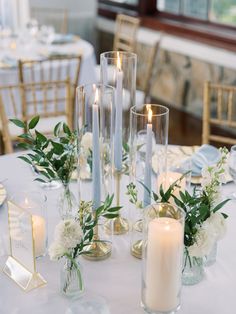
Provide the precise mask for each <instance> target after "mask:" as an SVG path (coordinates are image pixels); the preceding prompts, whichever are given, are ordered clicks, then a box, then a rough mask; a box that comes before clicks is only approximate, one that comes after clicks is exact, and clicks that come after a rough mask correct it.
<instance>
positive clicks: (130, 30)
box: [113, 14, 140, 52]
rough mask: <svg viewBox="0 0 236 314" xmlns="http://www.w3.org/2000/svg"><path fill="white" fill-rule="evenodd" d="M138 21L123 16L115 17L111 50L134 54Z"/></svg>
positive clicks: (137, 19)
mask: <svg viewBox="0 0 236 314" xmlns="http://www.w3.org/2000/svg"><path fill="white" fill-rule="evenodd" d="M139 24H140V19H139V18H136V17H132V16H128V15H124V14H118V15H117V16H116V23H115V36H114V43H113V50H114V51H116V50H119V51H127V52H134V51H135V45H136V35H137V30H138V27H139Z"/></svg>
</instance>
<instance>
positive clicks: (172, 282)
mask: <svg viewBox="0 0 236 314" xmlns="http://www.w3.org/2000/svg"><path fill="white" fill-rule="evenodd" d="M147 241H148V242H147V261H146V263H147V264H146V291H145V300H146V305H147V307H148V308H149V309H150V310H152V311H160V312H162V311H163V312H168V311H171V310H173V309H175V308H176V307H177V306H178V302H179V292H180V287H181V273H182V254H183V226H182V225H181V223H180V222H179V221H177V220H175V219H173V218H166V217H161V218H155V219H153V220H152V221H151V222H150V223H149V225H148V240H147Z"/></svg>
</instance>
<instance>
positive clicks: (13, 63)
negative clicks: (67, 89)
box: [0, 34, 96, 85]
mask: <svg viewBox="0 0 236 314" xmlns="http://www.w3.org/2000/svg"><path fill="white" fill-rule="evenodd" d="M55 36H58V40H55V41H51V43H45V42H41V41H39V40H36V39H29V40H27V38H22V37H20V38H14V37H9V38H5V39H1V38H0V85H9V84H11V85H14V84H17V83H18V82H19V78H18V73H17V66H18V60H20V59H22V60H41V59H45V58H47V57H50V56H57V55H60V56H62V55H78V54H81V55H82V63H81V69H80V75H79V82H78V84H79V85H81V84H91V83H95V82H96V73H95V66H96V59H95V53H94V48H93V46H92V45H91V44H90V43H89V42H88V41H86V40H84V39H81V38H79V37H77V36H72V35H64V36H66V37H65V38H64V40H63V35H60V34H58V35H55ZM55 38H57V37H55Z"/></svg>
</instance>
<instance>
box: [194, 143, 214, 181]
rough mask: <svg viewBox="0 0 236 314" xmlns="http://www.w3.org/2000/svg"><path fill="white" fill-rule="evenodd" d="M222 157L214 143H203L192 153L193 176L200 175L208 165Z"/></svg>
mask: <svg viewBox="0 0 236 314" xmlns="http://www.w3.org/2000/svg"><path fill="white" fill-rule="evenodd" d="M219 159H220V152H219V150H218V149H217V148H215V147H214V146H212V145H208V144H204V145H202V146H201V147H200V148H199V149H198V150H197V151H196V152H195V153H194V154H193V155H192V176H200V175H201V171H202V169H203V168H204V167H206V166H212V165H214V164H216V163H217V162H218V161H219Z"/></svg>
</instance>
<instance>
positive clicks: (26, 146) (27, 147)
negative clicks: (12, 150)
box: [17, 143, 32, 149]
mask: <svg viewBox="0 0 236 314" xmlns="http://www.w3.org/2000/svg"><path fill="white" fill-rule="evenodd" d="M17 147H19V148H22V149H31V148H32V146H31V145H30V144H29V143H18V144H17Z"/></svg>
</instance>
